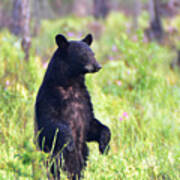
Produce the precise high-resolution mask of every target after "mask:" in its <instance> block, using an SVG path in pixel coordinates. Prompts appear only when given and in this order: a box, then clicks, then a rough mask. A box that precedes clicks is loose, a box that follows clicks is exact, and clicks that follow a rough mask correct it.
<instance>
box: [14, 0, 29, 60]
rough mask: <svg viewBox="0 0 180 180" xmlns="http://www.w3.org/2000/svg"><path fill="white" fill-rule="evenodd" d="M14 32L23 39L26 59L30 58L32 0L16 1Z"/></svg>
mask: <svg viewBox="0 0 180 180" xmlns="http://www.w3.org/2000/svg"><path fill="white" fill-rule="evenodd" d="M12 16H13V17H12V19H13V21H12V29H11V30H12V32H13V33H14V34H15V35H16V36H20V37H21V38H22V49H23V50H24V52H25V59H26V60H28V58H29V49H30V46H31V38H30V0H14V2H13V12H12Z"/></svg>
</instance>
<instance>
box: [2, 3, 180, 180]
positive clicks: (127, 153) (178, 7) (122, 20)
mask: <svg viewBox="0 0 180 180" xmlns="http://www.w3.org/2000/svg"><path fill="white" fill-rule="evenodd" d="M59 33H62V34H64V35H65V36H66V37H67V38H68V39H75V40H79V39H82V38H83V37H85V35H86V34H87V33H92V34H93V36H94V42H93V45H92V49H93V51H94V52H95V55H96V58H97V60H98V61H99V62H100V63H101V64H102V66H103V69H102V70H101V71H100V72H98V73H96V74H93V75H87V76H86V84H87V86H88V89H89V91H90V94H91V96H92V101H93V105H94V112H95V114H96V117H97V118H98V119H100V120H101V121H102V122H104V123H105V124H107V125H108V126H109V127H110V129H111V131H112V140H111V150H110V152H109V154H108V155H106V156H103V155H100V154H98V147H97V144H94V143H91V144H89V147H90V150H91V153H90V157H89V162H88V166H87V169H86V170H85V172H84V174H85V179H88V180H120V179H123V180H124V179H128V180H131V179H135V180H140V179H142V180H145V179H147V180H152V179H157V180H176V179H177V180H178V179H180V166H179V165H180V144H179V139H180V131H179V127H180V118H179V117H180V0H1V1H0V143H1V146H0V180H1V179H2V180H15V179H17V180H24V179H25V180H26V179H27V180H29V179H35V180H39V179H46V168H45V167H44V159H45V158H49V156H48V154H45V153H43V152H39V151H38V150H37V149H36V147H35V145H34V143H33V137H34V125H33V123H34V120H33V119H34V102H35V98H36V94H37V91H38V89H39V86H40V84H41V81H42V78H43V75H44V73H45V71H46V68H47V66H48V63H49V60H50V58H51V56H52V54H53V52H54V50H55V49H56V48H57V47H56V44H55V40H54V38H55V35H56V34H59ZM62 176H63V179H66V176H65V174H63V175H62Z"/></svg>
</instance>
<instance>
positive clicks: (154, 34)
mask: <svg viewBox="0 0 180 180" xmlns="http://www.w3.org/2000/svg"><path fill="white" fill-rule="evenodd" d="M159 5H160V3H159V0H149V13H150V27H149V28H148V29H147V30H146V34H147V36H148V38H149V39H150V40H153V39H155V40H157V41H158V42H161V41H162V38H163V28H162V23H161V18H160V13H159Z"/></svg>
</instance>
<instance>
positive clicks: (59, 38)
mask: <svg viewBox="0 0 180 180" xmlns="http://www.w3.org/2000/svg"><path fill="white" fill-rule="evenodd" d="M56 44H57V45H58V47H59V48H60V49H66V48H67V47H68V45H69V42H68V40H67V39H66V37H65V36H63V35H62V34H58V35H56Z"/></svg>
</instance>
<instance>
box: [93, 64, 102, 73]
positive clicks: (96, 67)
mask: <svg viewBox="0 0 180 180" xmlns="http://www.w3.org/2000/svg"><path fill="white" fill-rule="evenodd" d="M101 68H102V66H101V65H100V64H97V65H96V66H95V71H96V72H97V71H99V70H100V69H101Z"/></svg>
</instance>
